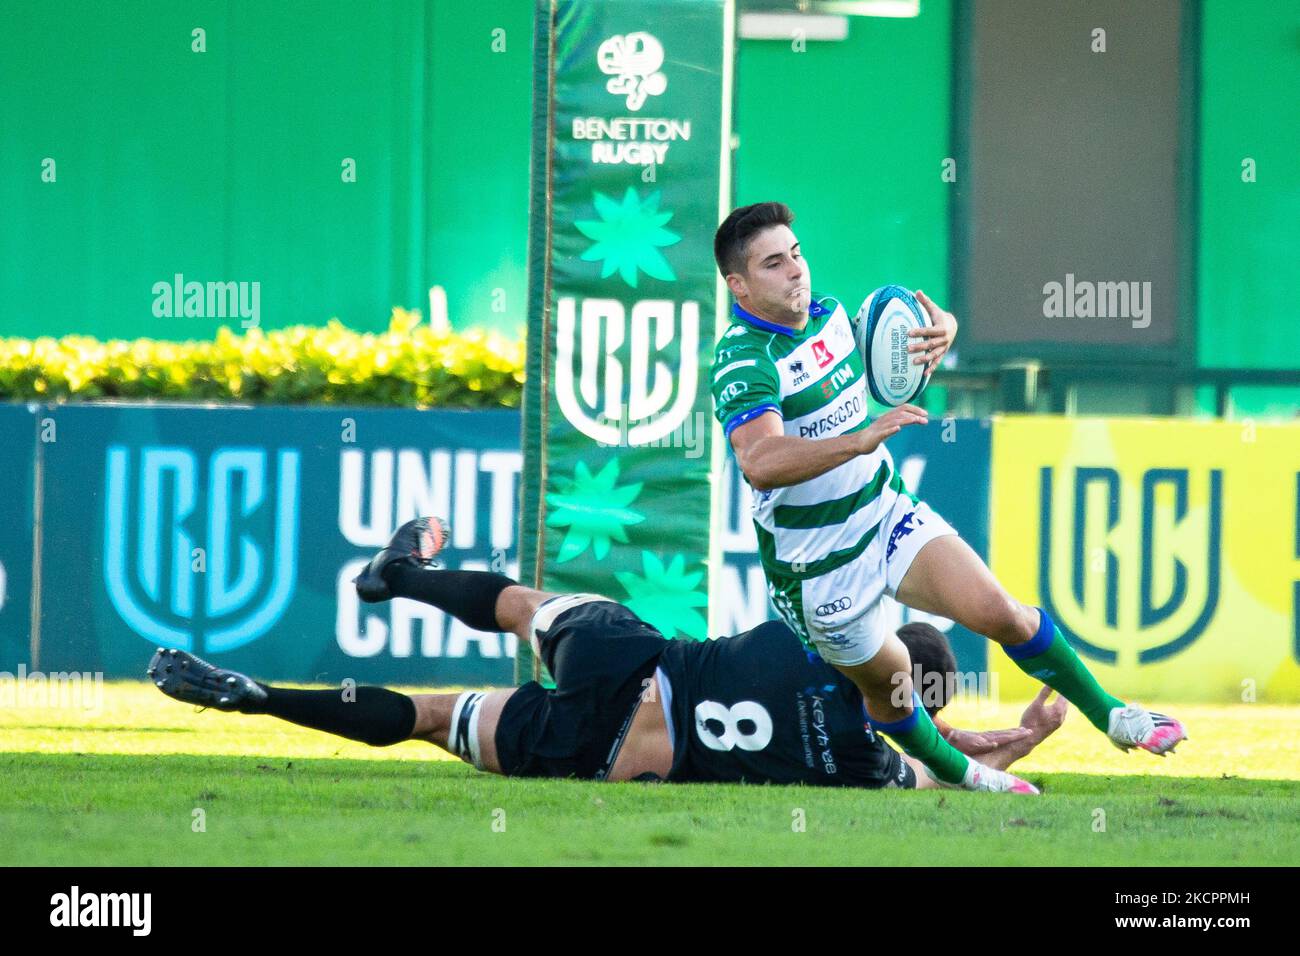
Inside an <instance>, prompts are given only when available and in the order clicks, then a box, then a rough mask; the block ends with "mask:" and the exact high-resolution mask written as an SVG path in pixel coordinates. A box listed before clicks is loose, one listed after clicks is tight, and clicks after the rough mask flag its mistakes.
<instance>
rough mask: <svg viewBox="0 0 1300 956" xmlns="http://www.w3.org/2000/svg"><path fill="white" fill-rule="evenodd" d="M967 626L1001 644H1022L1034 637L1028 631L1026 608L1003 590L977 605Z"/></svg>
mask: <svg viewBox="0 0 1300 956" xmlns="http://www.w3.org/2000/svg"><path fill="white" fill-rule="evenodd" d="M966 626H967V627H969V628H970V629H971V630H972V631H975V632H976V633H977V634H983V635H984V636H985V637H988V638H990V639H991V640H994V641H997V642H998V643H999V644H1021V643H1023V642H1025V641H1027V640H1029V638H1031V637H1033V636H1034V635H1033V631H1032V630H1028V631H1027V630H1026V628H1027V623H1026V619H1025V613H1024V606H1023V605H1022V604H1021V603H1020V602H1019V601H1017V600H1016V599H1015V598H1013V597H1011V595H1009V594H1007V593H1006V592H1005V591H1001V590H998V591H995V592H993V593H991V594H989V595H987V596H986V597H985V598H984V599H983V600H981V601H980V602H979V603H978V604H977V606H976V608H975V611H974V612H973V614H972V621H971V622H970V623H968V624H966Z"/></svg>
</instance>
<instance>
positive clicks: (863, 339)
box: [853, 285, 931, 406]
mask: <svg viewBox="0 0 1300 956" xmlns="http://www.w3.org/2000/svg"><path fill="white" fill-rule="evenodd" d="M930 324H931V323H930V315H929V313H928V312H926V310H925V309H924V308H923V307H922V306H921V303H920V302H919V301H917V298H916V296H915V295H913V294H912V293H911V292H910V291H908V290H907V289H904V288H903V287H902V286H901V285H884V286H881V287H880V288H879V289H877V290H876V291H875V292H873V293H871V295H869V296H867V299H866V301H865V302H863V303H862V308H860V309H858V314H857V316H856V317H855V318H854V320H853V325H854V334H855V336H856V337H857V343H858V350H859V352H860V353H861V355H862V364H863V365H864V366H865V368H866V370H867V387H868V388H870V389H871V397H872V398H874V399H875V400H876V401H877V402H879V403H880V404H882V405H890V406H898V405H906V404H907V403H909V402H914V401H916V399H917V398H918V397H919V396H920V394H921V393H922V392H923V391H925V386H926V383H927V382H929V380H930V377H929V376H928V375H927V374H926V366H924V365H916V364H914V363H913V362H912V355H910V354H909V353H908V351H907V347H908V346H909V345H911V344H912V343H913V341H915V340H913V339H909V338H908V337H907V336H908V333H909V332H911V331H912V330H913V329H920V328H926V327H928V326H929V325H930Z"/></svg>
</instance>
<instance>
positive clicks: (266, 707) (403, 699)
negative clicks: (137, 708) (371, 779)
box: [146, 647, 416, 747]
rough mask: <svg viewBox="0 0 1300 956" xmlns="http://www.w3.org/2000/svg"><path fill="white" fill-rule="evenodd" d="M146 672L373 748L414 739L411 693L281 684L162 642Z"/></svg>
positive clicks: (186, 695)
mask: <svg viewBox="0 0 1300 956" xmlns="http://www.w3.org/2000/svg"><path fill="white" fill-rule="evenodd" d="M146 673H147V674H148V676H149V678H150V679H151V680H152V681H153V682H154V685H155V686H156V687H157V688H158V689H159V690H160V691H162V692H163V693H164V694H166V695H167V696H168V697H172V698H175V699H176V700H180V701H184V702H186V703H190V704H198V705H200V706H203V707H213V708H215V709H217V710H223V711H234V712H238V713H241V714H267V715H269V716H271V717H278V718H280V719H281V720H287V721H289V722H290V723H294V724H298V725H299V726H302V727H310V728H311V729H313V730H323V731H325V732H326V733H331V734H336V735H338V736H340V737H347V738H348V739H349V740H358V741H361V742H362V743H366V744H370V745H371V746H373V747H388V746H391V745H392V744H396V743H401V742H402V741H403V740H409V739H411V734H412V731H413V730H414V729H415V725H416V707H415V703H414V702H413V701H412V700H411V698H410V697H408V696H407V695H405V694H400V693H398V692H397V691H392V690H388V689H387V688H385V687H369V686H361V687H353V686H348V687H344V688H335V689H331V690H297V689H295V688H289V687H275V686H273V685H271V684H263V683H260V682H258V681H255V680H253V679H252V678H251V677H248V676H246V675H244V674H241V673H239V672H238V671H232V670H226V669H224V668H220V667H216V666H215V665H213V664H209V663H208V662H207V661H205V660H202V659H201V658H198V657H195V656H194V655H193V654H190V653H188V652H186V651H182V650H177V649H176V648H161V647H160V648H158V650H157V652H156V653H155V654H154V656H153V659H152V660H151V661H150V662H149V668H148V670H147V672H146Z"/></svg>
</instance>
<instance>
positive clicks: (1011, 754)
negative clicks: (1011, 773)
mask: <svg viewBox="0 0 1300 956" xmlns="http://www.w3.org/2000/svg"><path fill="white" fill-rule="evenodd" d="M1051 693H1052V689H1051V688H1050V687H1044V688H1043V689H1042V690H1040V691H1039V692H1038V696H1037V697H1035V698H1034V699H1033V700H1032V701H1031V702H1030V704H1029V706H1028V707H1026V708H1025V712H1024V713H1023V714H1022V715H1021V716H1020V726H1021V728H1024V729H1027V730H1028V731H1029V734H1028V735H1026V736H1024V737H1022V738H1020V739H1017V740H1008V741H1006V742H1004V743H1002V744H1001V745H999V746H998V747H996V748H994V749H993V750H991V751H989V752H987V753H984V754H981V755H980V762H981V763H984V764H987V765H988V766H990V767H993V768H995V769H997V770H1006V769H1007V768H1008V767H1010V766H1011V765H1012V764H1013V763H1015V762H1016V761H1017V760H1021V759H1023V758H1024V757H1026V756H1028V755H1029V753H1030V752H1032V751H1033V749H1034V748H1035V747H1037V746H1038V745H1039V744H1041V743H1042V742H1043V741H1044V740H1046V739H1047V738H1048V737H1050V736H1051V735H1052V734H1054V733H1056V731H1057V730H1059V729H1060V727H1061V724H1062V723H1064V722H1065V713H1066V710H1067V709H1068V708H1069V704H1068V703H1067V702H1066V700H1065V698H1064V697H1061V696H1060V695H1059V694H1058V695H1057V697H1056V700H1054V701H1052V703H1050V704H1049V703H1047V698H1048V697H1049V696H1050V695H1051Z"/></svg>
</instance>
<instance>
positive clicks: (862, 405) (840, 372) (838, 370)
mask: <svg viewBox="0 0 1300 956" xmlns="http://www.w3.org/2000/svg"><path fill="white" fill-rule="evenodd" d="M731 311H732V315H733V316H734V317H735V321H734V322H733V323H732V324H731V326H730V327H729V328H728V329H727V331H726V332H725V333H723V336H722V338H721V339H719V340H718V345H717V348H716V350H715V352H714V358H713V368H712V370H711V376H712V389H713V411H714V415H716V416H717V419H718V421H719V422H721V423H722V427H723V430H724V431H725V432H726V434H727V436H728V439H729V438H730V436H731V433H732V431H734V430H735V429H736V428H738V427H739V426H740V425H743V424H744V423H745V422H747V421H749V420H751V419H753V418H757V417H758V416H759V415H762V414H764V413H765V412H768V411H775V412H777V413H778V414H780V416H781V418H782V419H783V420H784V423H785V433H786V434H787V435H794V436H797V437H799V438H811V439H817V440H820V439H824V438H834V437H836V436H837V435H846V434H848V433H849V432H856V431H861V430H862V429H864V428H866V427H867V426H868V425H869V424H870V423H871V418H870V416H869V414H868V407H867V380H866V375H865V372H864V369H863V362H862V356H861V355H860V354H858V348H857V345H856V343H855V342H854V337H853V323H852V320H851V319H850V318H849V316H848V314H847V313H846V312H845V311H844V306H842V305H841V304H840V303H839V301H838V300H837V299H835V298H833V297H831V296H817V295H814V296H812V300H811V302H810V303H809V305H808V324H807V325H806V326H805V327H804V329H803V331H802V332H795V331H794V330H793V329H788V328H784V327H783V326H779V325H774V324H772V323H771V322H767V321H765V320H763V319H760V318H758V317H757V316H755V315H751V314H750V313H748V312H746V311H745V310H744V309H742V308H741V307H740V305H739V304H733V305H732V307H731ZM751 490H753V489H751ZM900 492H904V493H905V492H906V488H905V487H904V485H903V483H902V480H901V478H899V477H898V476H896V475H895V474H894V462H893V459H892V458H891V457H890V455H889V452H888V451H887V450H886V449H885V446H884V444H883V443H882V444H881V445H880V446H879V447H878V448H877V449H876V450H875V451H874V452H872V453H871V454H870V455H859V456H858V457H856V458H853V459H850V460H849V461H846V462H845V463H844V464H842V465H840V466H838V467H837V468H833V469H831V470H830V471H828V472H826V473H825V474H823V475H819V476H818V477H816V478H812V479H810V480H808V481H805V482H803V483H802V484H798V485H791V486H788V487H785V488H775V489H773V490H771V491H753V504H754V528H755V531H756V532H757V534H758V550H759V556H760V558H761V560H762V563H763V568H764V569H765V570H766V571H767V573H768V576H769V577H770V576H772V575H778V576H783V577H787V578H799V579H808V578H815V577H819V576H821V575H823V574H826V573H827V572H828V571H832V570H834V569H835V568H838V567H840V566H842V565H845V564H848V563H849V562H850V561H852V560H853V559H854V558H856V557H858V555H860V554H861V553H862V552H863V551H865V550H866V548H867V545H869V544H870V543H871V540H872V539H873V538H874V537H875V535H876V533H877V531H878V525H879V524H880V522H881V520H882V519H883V518H884V517H885V515H887V514H888V513H889V510H890V509H891V508H893V506H894V503H895V501H896V500H897V498H898V495H899V493H900Z"/></svg>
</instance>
